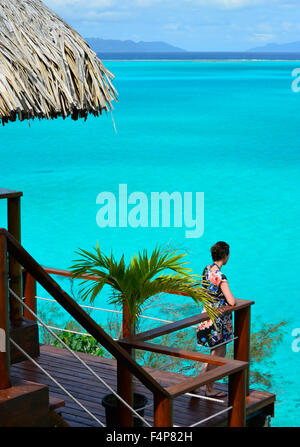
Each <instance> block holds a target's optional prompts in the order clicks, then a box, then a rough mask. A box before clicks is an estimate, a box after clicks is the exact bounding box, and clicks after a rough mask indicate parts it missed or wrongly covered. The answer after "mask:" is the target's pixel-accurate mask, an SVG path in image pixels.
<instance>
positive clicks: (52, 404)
mask: <svg viewBox="0 0 300 447" xmlns="http://www.w3.org/2000/svg"><path fill="white" fill-rule="evenodd" d="M64 406H65V401H64V400H63V399H59V398H58V397H53V396H51V394H50V396H49V410H56V409H57V408H61V407H64Z"/></svg>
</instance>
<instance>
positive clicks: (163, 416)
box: [154, 393, 173, 427]
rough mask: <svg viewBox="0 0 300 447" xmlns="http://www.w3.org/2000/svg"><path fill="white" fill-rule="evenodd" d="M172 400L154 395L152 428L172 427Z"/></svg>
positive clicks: (158, 394) (157, 394) (160, 395)
mask: <svg viewBox="0 0 300 447" xmlns="http://www.w3.org/2000/svg"><path fill="white" fill-rule="evenodd" d="M172 403H173V401H172V399H168V398H167V397H166V396H164V395H162V394H160V393H154V427H173V410H172Z"/></svg>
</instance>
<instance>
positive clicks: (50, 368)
mask: <svg viewBox="0 0 300 447" xmlns="http://www.w3.org/2000/svg"><path fill="white" fill-rule="evenodd" d="M79 356H80V357H81V358H82V359H83V360H85V361H86V362H87V363H88V365H89V366H90V367H91V368H92V369H93V370H94V371H95V372H96V373H97V374H98V375H99V376H101V377H102V378H103V379H104V380H105V381H106V382H107V383H108V384H109V385H110V386H111V387H112V388H113V389H115V390H116V384H117V368H116V361H115V360H110V359H106V358H102V357H94V356H91V355H87V354H81V353H80V354H79ZM37 361H38V363H39V364H40V365H41V366H42V367H43V368H44V369H45V370H46V371H47V372H49V373H50V374H51V375H52V376H53V377H54V378H55V379H56V380H57V381H59V382H60V383H61V384H62V385H63V386H64V387H65V388H66V389H67V390H68V391H69V392H71V393H72V394H73V395H74V396H75V397H76V398H77V399H78V400H79V401H80V402H81V403H82V404H83V405H84V406H86V408H87V409H88V410H89V411H90V412H91V413H92V414H94V415H95V416H96V417H98V418H99V419H100V420H101V421H102V422H103V423H104V424H105V410H104V408H103V406H102V405H101V400H102V398H103V397H104V396H105V395H106V394H107V393H108V391H107V389H106V388H105V387H104V385H102V384H101V383H100V382H99V381H98V380H97V379H96V378H95V377H94V376H93V375H92V374H91V373H90V372H89V371H88V370H87V369H86V368H85V367H84V366H83V365H82V364H81V363H80V362H79V361H78V360H76V359H75V358H74V357H73V356H72V355H71V354H70V353H69V352H68V351H66V350H65V349H61V348H56V347H53V346H47V345H42V346H41V355H40V357H39V358H38V359H37ZM147 371H148V372H149V373H150V374H151V375H153V377H155V379H156V380H157V381H158V382H160V383H161V384H162V385H164V386H169V385H173V384H175V383H178V382H179V381H180V380H182V376H181V375H179V374H173V373H168V372H163V371H157V370H152V369H150V368H147ZM11 377H12V378H22V379H24V380H29V381H32V382H37V383H42V384H46V385H48V386H49V390H50V394H51V396H52V397H56V398H60V399H64V400H65V406H64V407H62V408H60V409H59V411H60V412H61V415H62V417H63V418H64V420H65V421H66V422H67V423H68V424H69V425H70V426H72V427H93V426H98V424H97V423H96V421H94V420H93V419H92V418H91V417H90V416H89V415H88V414H87V413H86V412H84V410H82V409H81V408H80V407H79V406H78V405H77V404H76V403H75V402H74V401H72V400H71V399H70V398H69V397H68V396H67V395H66V394H65V393H63V391H62V390H61V389H60V388H58V387H57V385H55V384H54V383H53V382H52V381H51V380H50V379H49V378H48V377H47V376H46V375H45V374H44V373H43V372H42V371H40V370H39V369H38V368H37V367H36V366H35V365H33V364H32V363H31V362H30V361H24V362H21V363H17V364H14V365H12V366H11ZM135 382H136V388H135V390H136V391H137V392H142V393H143V394H145V395H146V396H147V397H148V400H149V404H151V403H152V402H153V400H152V393H150V392H149V391H148V390H147V389H146V388H145V387H144V385H142V384H141V383H140V382H137V381H135ZM217 387H218V388H220V389H223V388H225V387H226V386H225V385H223V384H217ZM274 402H275V394H271V393H267V392H262V391H257V390H250V395H249V396H248V397H247V419H249V418H251V417H253V416H254V415H256V414H258V413H260V412H264V413H265V414H270V415H272V413H273V409H274ZM224 408H226V403H225V404H224V403H218V402H211V401H207V400H203V399H198V398H192V397H190V396H186V395H183V396H180V397H178V398H176V399H174V404H173V409H174V410H173V423H174V425H177V426H183V427H187V426H190V425H192V424H194V423H196V422H198V421H199V420H200V419H205V418H207V417H209V416H211V415H212V414H215V413H218V412H219V411H221V410H223V409H224ZM145 418H146V419H147V420H148V421H149V423H150V424H151V425H153V407H150V408H147V409H145ZM222 425H227V416H226V413H225V414H222V415H220V416H217V417H215V418H214V419H211V420H210V421H208V422H206V423H203V424H201V425H200V426H201V427H205V426H222Z"/></svg>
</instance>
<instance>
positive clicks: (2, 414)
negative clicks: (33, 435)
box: [0, 378, 49, 427]
mask: <svg viewBox="0 0 300 447" xmlns="http://www.w3.org/2000/svg"><path fill="white" fill-rule="evenodd" d="M0 426H1V427H48V426H49V390H48V386H47V385H43V384H41V383H35V382H29V381H27V380H22V379H18V378H16V379H15V378H13V379H12V384H11V387H10V388H7V389H4V390H0Z"/></svg>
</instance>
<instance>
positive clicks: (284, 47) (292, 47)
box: [248, 41, 300, 53]
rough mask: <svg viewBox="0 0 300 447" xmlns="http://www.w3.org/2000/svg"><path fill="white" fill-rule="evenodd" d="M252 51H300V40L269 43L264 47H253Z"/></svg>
mask: <svg viewBox="0 0 300 447" xmlns="http://www.w3.org/2000/svg"><path fill="white" fill-rule="evenodd" d="M248 51H251V52H254V51H255V52H264V53H274V52H276V53H300V41H298V42H290V43H282V44H278V43H268V44H267V45H264V46H262V47H256V48H251V49H250V50H248Z"/></svg>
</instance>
